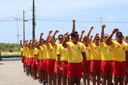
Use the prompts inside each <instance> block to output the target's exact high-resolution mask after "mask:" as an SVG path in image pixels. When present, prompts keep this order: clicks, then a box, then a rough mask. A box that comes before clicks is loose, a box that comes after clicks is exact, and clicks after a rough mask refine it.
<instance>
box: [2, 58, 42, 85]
mask: <svg viewBox="0 0 128 85" xmlns="http://www.w3.org/2000/svg"><path fill="white" fill-rule="evenodd" d="M0 85H42V84H40V83H39V82H38V80H33V79H32V77H30V76H26V75H25V73H24V72H23V69H22V63H21V61H20V59H17V58H15V59H2V61H0Z"/></svg>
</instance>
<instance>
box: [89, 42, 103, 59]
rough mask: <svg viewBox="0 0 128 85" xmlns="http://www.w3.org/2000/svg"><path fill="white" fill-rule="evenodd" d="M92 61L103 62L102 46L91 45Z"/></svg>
mask: <svg viewBox="0 0 128 85" xmlns="http://www.w3.org/2000/svg"><path fill="white" fill-rule="evenodd" d="M89 46H90V51H91V60H101V53H100V52H101V49H100V46H96V45H95V44H94V43H92V42H91V43H90V44H89Z"/></svg>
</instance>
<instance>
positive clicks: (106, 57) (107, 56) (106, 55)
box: [100, 25, 112, 85]
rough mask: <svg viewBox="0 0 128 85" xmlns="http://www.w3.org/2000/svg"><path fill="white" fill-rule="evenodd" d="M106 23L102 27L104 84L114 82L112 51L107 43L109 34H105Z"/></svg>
mask: <svg viewBox="0 0 128 85" xmlns="http://www.w3.org/2000/svg"><path fill="white" fill-rule="evenodd" d="M104 29H105V25H102V28H101V39H100V42H101V43H100V47H101V77H102V84H103V85H106V84H108V85H111V84H112V64H111V63H112V52H111V49H110V47H109V46H108V45H106V38H107V37H108V36H107V35H105V34H104Z"/></svg>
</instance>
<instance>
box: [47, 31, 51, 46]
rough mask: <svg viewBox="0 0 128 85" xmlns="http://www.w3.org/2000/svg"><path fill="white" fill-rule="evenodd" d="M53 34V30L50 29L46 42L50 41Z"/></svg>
mask: <svg viewBox="0 0 128 85" xmlns="http://www.w3.org/2000/svg"><path fill="white" fill-rule="evenodd" d="M51 34H52V31H49V34H48V36H47V38H46V44H47V43H48V42H49V38H50V36H51Z"/></svg>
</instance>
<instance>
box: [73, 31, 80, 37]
mask: <svg viewBox="0 0 128 85" xmlns="http://www.w3.org/2000/svg"><path fill="white" fill-rule="evenodd" d="M71 36H79V34H78V32H77V31H75V32H72V33H71Z"/></svg>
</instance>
